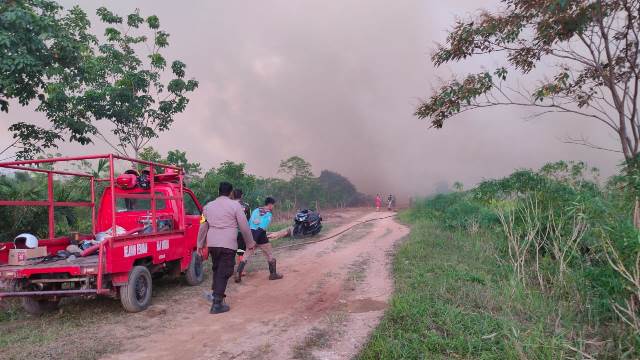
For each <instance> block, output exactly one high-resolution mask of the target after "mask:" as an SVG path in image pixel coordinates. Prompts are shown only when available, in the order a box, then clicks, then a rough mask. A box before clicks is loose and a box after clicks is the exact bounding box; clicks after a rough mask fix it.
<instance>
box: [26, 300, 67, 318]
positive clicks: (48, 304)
mask: <svg viewBox="0 0 640 360" xmlns="http://www.w3.org/2000/svg"><path fill="white" fill-rule="evenodd" d="M59 303H60V299H55V300H51V299H36V298H32V297H24V298H22V308H23V309H24V311H26V312H28V313H29V314H31V315H42V314H44V313H49V312H53V311H55V310H56V309H58V304H59Z"/></svg>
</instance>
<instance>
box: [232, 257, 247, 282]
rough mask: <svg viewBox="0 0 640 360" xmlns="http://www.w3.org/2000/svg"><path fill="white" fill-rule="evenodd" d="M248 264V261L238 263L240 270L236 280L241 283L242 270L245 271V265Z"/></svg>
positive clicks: (237, 272) (237, 271)
mask: <svg viewBox="0 0 640 360" xmlns="http://www.w3.org/2000/svg"><path fill="white" fill-rule="evenodd" d="M246 265H247V262H246V261H240V263H239V264H238V270H236V276H235V279H234V280H235V282H236V283H239V282H241V281H242V272H243V271H244V267H245V266H246Z"/></svg>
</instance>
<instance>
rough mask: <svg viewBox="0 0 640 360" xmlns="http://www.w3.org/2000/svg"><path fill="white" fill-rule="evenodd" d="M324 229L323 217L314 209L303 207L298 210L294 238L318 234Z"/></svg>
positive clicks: (294, 225)
mask: <svg viewBox="0 0 640 360" xmlns="http://www.w3.org/2000/svg"><path fill="white" fill-rule="evenodd" d="M320 230H322V217H321V216H320V214H318V213H317V212H315V211H313V210H309V209H303V210H300V211H298V213H297V214H296V216H295V218H294V220H293V231H292V232H291V236H292V237H293V238H302V237H307V236H314V235H317V234H318V233H319V232H320Z"/></svg>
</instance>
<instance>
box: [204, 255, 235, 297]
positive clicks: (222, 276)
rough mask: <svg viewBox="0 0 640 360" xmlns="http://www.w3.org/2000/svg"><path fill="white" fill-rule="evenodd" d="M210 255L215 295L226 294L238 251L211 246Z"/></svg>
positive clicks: (212, 285) (212, 284)
mask: <svg viewBox="0 0 640 360" xmlns="http://www.w3.org/2000/svg"><path fill="white" fill-rule="evenodd" d="M209 256H211V262H212V263H213V266H212V267H211V268H212V270H213V280H212V282H211V290H213V295H219V296H224V292H225V291H226V290H227V282H228V281H229V278H230V277H231V275H233V268H234V266H235V260H236V251H235V250H231V249H227V248H222V247H210V248H209Z"/></svg>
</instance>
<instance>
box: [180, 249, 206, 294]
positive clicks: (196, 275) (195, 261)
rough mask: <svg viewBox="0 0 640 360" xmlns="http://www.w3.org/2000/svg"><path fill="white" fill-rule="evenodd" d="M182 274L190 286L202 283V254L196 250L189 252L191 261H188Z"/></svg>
mask: <svg viewBox="0 0 640 360" xmlns="http://www.w3.org/2000/svg"><path fill="white" fill-rule="evenodd" d="M184 275H185V278H186V279H187V284H189V285H191V286H196V285H200V284H202V281H203V280H204V263H203V262H202V256H200V254H198V252H197V251H194V252H193V253H192V254H191V262H189V267H188V268H187V271H186V272H185V273H184Z"/></svg>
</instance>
